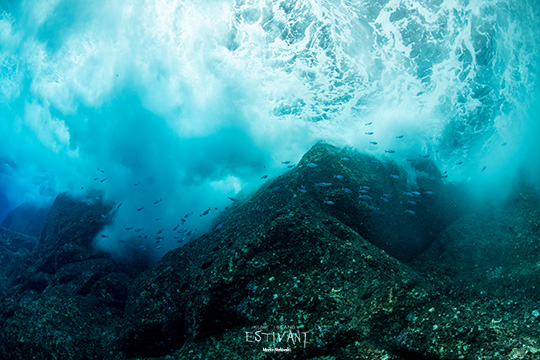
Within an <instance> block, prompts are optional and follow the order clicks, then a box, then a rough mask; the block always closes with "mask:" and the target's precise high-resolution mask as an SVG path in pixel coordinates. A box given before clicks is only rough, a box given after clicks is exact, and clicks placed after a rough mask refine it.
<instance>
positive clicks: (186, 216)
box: [184, 211, 193, 219]
mask: <svg viewBox="0 0 540 360" xmlns="http://www.w3.org/2000/svg"><path fill="white" fill-rule="evenodd" d="M191 215H193V211H192V212H190V213H187V214H186V215H184V218H186V219H187V218H188V217H190V216H191Z"/></svg>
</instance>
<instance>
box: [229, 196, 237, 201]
mask: <svg viewBox="0 0 540 360" xmlns="http://www.w3.org/2000/svg"><path fill="white" fill-rule="evenodd" d="M227 199H229V200H231V201H236V199H235V198H233V197H230V196H227Z"/></svg>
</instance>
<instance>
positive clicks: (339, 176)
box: [334, 175, 343, 179]
mask: <svg viewBox="0 0 540 360" xmlns="http://www.w3.org/2000/svg"><path fill="white" fill-rule="evenodd" d="M334 178H336V179H343V175H334Z"/></svg>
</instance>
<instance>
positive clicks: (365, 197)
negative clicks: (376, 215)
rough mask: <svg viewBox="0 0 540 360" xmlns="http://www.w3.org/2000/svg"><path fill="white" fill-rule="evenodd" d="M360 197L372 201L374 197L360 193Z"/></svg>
mask: <svg viewBox="0 0 540 360" xmlns="http://www.w3.org/2000/svg"><path fill="white" fill-rule="evenodd" d="M360 199H362V200H366V201H370V200H373V198H372V197H371V196H369V195H360Z"/></svg>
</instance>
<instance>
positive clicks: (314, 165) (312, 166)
mask: <svg viewBox="0 0 540 360" xmlns="http://www.w3.org/2000/svg"><path fill="white" fill-rule="evenodd" d="M307 166H309V167H310V168H314V167H317V166H319V165H317V164H315V163H309V164H307Z"/></svg>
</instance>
